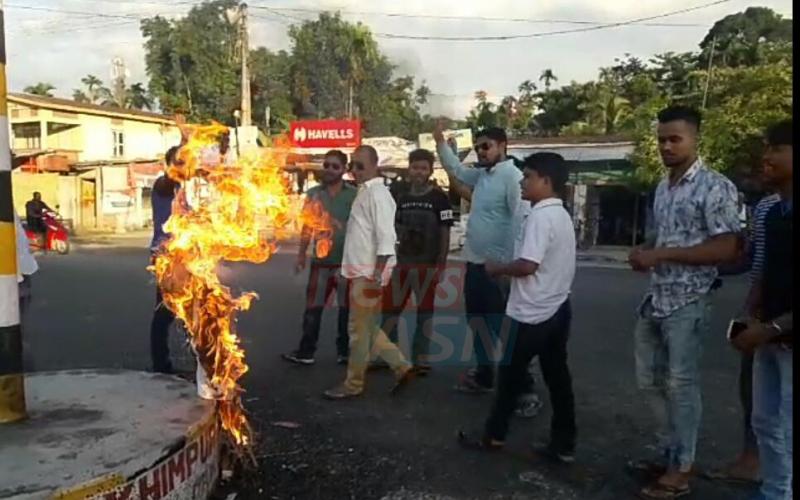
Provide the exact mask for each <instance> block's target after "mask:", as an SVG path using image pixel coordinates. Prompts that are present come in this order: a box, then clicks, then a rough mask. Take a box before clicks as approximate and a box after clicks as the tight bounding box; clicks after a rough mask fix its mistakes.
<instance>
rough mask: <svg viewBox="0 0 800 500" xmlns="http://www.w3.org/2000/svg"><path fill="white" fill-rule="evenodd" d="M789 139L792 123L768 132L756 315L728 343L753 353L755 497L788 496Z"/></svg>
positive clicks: (768, 499)
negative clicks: (767, 200)
mask: <svg viewBox="0 0 800 500" xmlns="http://www.w3.org/2000/svg"><path fill="white" fill-rule="evenodd" d="M793 141H794V139H793V135H792V122H791V120H787V121H783V122H780V123H778V124H776V125H774V126H773V127H770V129H769V130H768V131H767V149H766V152H765V154H764V176H765V178H766V179H767V181H768V183H769V184H770V185H772V186H774V188H775V189H776V191H777V193H778V195H779V197H780V199H779V201H778V202H777V203H774V204H773V205H772V206H771V207H770V208H769V210H768V211H767V213H766V216H765V219H764V236H765V238H764V267H763V270H762V271H761V276H760V279H758V281H757V282H756V283H755V293H756V298H755V300H754V309H755V310H756V311H758V313H759V316H758V317H757V318H753V319H751V320H750V321H749V324H748V328H747V329H746V330H745V331H743V332H742V333H741V334H739V335H738V336H737V337H735V338H734V339H733V344H734V346H736V348H737V349H739V350H741V351H742V352H744V353H752V352H753V351H755V359H754V362H753V363H754V364H753V416H752V422H753V429H754V431H755V434H756V437H757V441H758V453H759V459H760V463H761V479H762V485H761V490H760V492H759V495H758V496H757V498H759V499H764V500H787V499H791V498H792V466H793V464H792V446H793V442H792V400H793V396H792V372H793V367H792V364H793V362H792V344H793V342H792V339H793V337H792V318H793V315H792V308H793V305H792V293H793V287H794V283H793V272H792V270H793V263H794V254H793V240H794V238H793V233H792V203H793V202H792V200H793V185H794V182H793V171H792V155H793V149H794V148H793V146H792V144H793Z"/></svg>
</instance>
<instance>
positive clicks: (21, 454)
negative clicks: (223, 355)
mask: <svg viewBox="0 0 800 500" xmlns="http://www.w3.org/2000/svg"><path fill="white" fill-rule="evenodd" d="M25 391H26V394H27V404H28V413H29V416H30V418H28V419H27V420H25V421H22V422H17V423H13V424H7V425H0V499H4V500H5V499H14V500H23V499H24V500H33V499H45V498H47V499H50V498H60V499H64V500H72V499H83V498H97V499H103V500H138V499H145V498H152V499H189V498H191V499H198V500H199V499H204V498H207V497H208V496H209V494H210V493H211V491H212V490H213V488H214V485H215V484H216V481H217V477H218V472H219V453H220V431H219V427H218V425H217V421H216V417H215V414H214V407H213V403H211V402H209V401H205V400H201V399H199V398H198V397H197V393H196V389H195V386H194V384H191V383H189V382H186V381H185V380H182V379H180V378H177V377H172V376H168V375H158V374H152V373H144V372H135V371H127V370H75V371H63V372H43V373H34V374H30V375H27V376H26V379H25Z"/></svg>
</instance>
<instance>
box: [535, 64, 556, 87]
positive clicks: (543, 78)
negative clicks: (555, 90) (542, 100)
mask: <svg viewBox="0 0 800 500" xmlns="http://www.w3.org/2000/svg"><path fill="white" fill-rule="evenodd" d="M539 81H540V82H544V88H545V90H550V84H551V83H552V82H556V81H558V78H557V77H556V75H555V74H554V73H553V70H552V69H550V68H547V69H546V70H544V71H542V74H541V75H539Z"/></svg>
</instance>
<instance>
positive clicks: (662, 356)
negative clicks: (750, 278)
mask: <svg viewBox="0 0 800 500" xmlns="http://www.w3.org/2000/svg"><path fill="white" fill-rule="evenodd" d="M710 312H711V303H710V300H709V297H708V296H702V297H700V298H699V299H698V300H697V301H695V302H692V303H691V304H687V305H685V306H683V307H681V308H680V309H678V310H677V311H674V312H673V313H671V314H670V315H669V316H666V317H663V318H662V317H655V316H653V306H652V304H651V302H650V300H649V299H647V300H646V301H645V302H644V303H643V304H642V306H641V308H640V311H639V319H638V321H637V323H636V329H635V333H634V336H635V339H634V340H635V358H636V381H637V383H638V385H639V388H640V389H641V390H642V391H644V392H645V393H646V394H647V397H648V400H649V401H648V402H649V403H650V405H651V407H652V409H653V412H654V413H655V416H656V419H657V421H658V426H659V429H658V431H657V437H658V440H659V443H658V446H659V448H660V449H661V450H663V453H664V458H665V460H666V461H667V464H666V465H668V466H670V467H674V468H678V469H679V470H681V471H688V470H689V468H690V467H691V465H692V464H693V463H694V455H695V448H696V445H697V431H698V429H699V427H700V418H701V415H702V400H701V396H700V358H701V355H702V350H703V339H704V337H705V336H706V332H707V331H708V322H709V316H710Z"/></svg>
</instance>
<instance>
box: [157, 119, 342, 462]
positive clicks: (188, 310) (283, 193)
mask: <svg viewBox="0 0 800 500" xmlns="http://www.w3.org/2000/svg"><path fill="white" fill-rule="evenodd" d="M183 132H184V133H185V136H187V137H188V139H187V141H186V143H185V144H184V145H183V146H182V147H181V149H180V150H179V153H178V161H177V162H176V165H173V166H172V167H171V168H170V170H169V175H170V176H171V177H172V178H174V179H176V180H179V181H180V182H181V190H180V191H179V192H178V194H177V196H176V201H175V203H174V205H173V211H172V216H171V217H170V218H169V220H168V221H167V222H166V224H165V225H164V229H165V231H166V232H168V233H171V235H172V236H171V238H170V239H169V240H168V241H167V242H165V244H164V245H163V246H162V251H161V252H160V253H159V254H158V255H157V256H156V259H155V261H154V264H153V265H152V266H151V267H150V268H149V269H150V270H151V271H152V272H153V273H154V274H155V275H156V279H157V281H158V284H159V286H160V287H161V289H162V295H163V297H164V304H165V305H166V306H167V307H168V308H169V309H170V310H171V311H173V312H174V313H175V315H176V317H178V318H179V319H180V320H181V321H183V323H184V325H185V327H186V330H187V332H188V333H189V336H190V340H191V344H192V347H193V348H194V350H195V353H196V354H197V358H198V364H199V365H200V366H201V367H202V368H203V370H204V371H205V373H206V374H207V375H208V378H209V380H210V385H211V386H212V387H213V388H214V390H215V392H216V394H215V399H217V411H218V415H219V417H220V421H221V424H222V427H223V429H225V430H226V431H227V432H228V433H229V434H230V436H231V437H232V438H233V440H234V442H235V443H236V445H238V446H247V445H250V444H251V443H252V430H251V428H250V426H249V424H248V421H247V418H246V416H245V411H244V408H243V406H242V398H241V395H242V393H243V389H242V388H241V386H240V385H239V380H240V379H241V377H242V376H243V375H244V374H245V373H247V371H248V366H247V364H246V363H245V353H244V350H243V348H242V346H241V344H240V339H239V336H238V335H237V332H236V322H237V320H236V316H237V314H238V313H239V312H241V311H246V310H248V309H249V308H250V305H251V303H252V302H253V300H255V299H257V298H258V296H257V295H256V294H255V293H253V292H246V293H243V294H241V295H238V296H234V295H233V293H232V292H231V290H230V288H228V287H227V286H225V285H224V284H222V283H221V282H220V280H219V276H218V274H217V266H218V264H219V263H220V262H222V261H247V262H253V263H263V262H265V261H266V260H268V259H269V258H270V257H271V256H272V255H273V254H274V253H275V251H276V249H277V241H278V240H280V239H285V238H288V237H291V236H293V235H296V234H297V233H298V231H299V229H300V227H301V225H302V224H309V225H311V226H312V227H313V230H314V231H315V233H316V235H317V239H318V241H319V240H322V241H323V242H322V243H321V244H320V245H321V246H322V248H321V249H322V250H324V249H325V247H326V245H327V248H330V235H332V226H331V224H330V217H329V216H327V214H326V213H325V212H324V211H320V210H319V208H321V207H317V208H315V209H309V210H303V211H302V213H301V214H299V215H295V213H294V211H293V205H292V203H291V197H290V190H289V181H288V180H287V179H286V178H285V176H284V175H283V172H282V166H283V165H284V162H285V158H286V154H287V153H288V149H287V148H285V147H282V146H278V147H276V148H273V149H269V150H262V151H260V152H258V153H253V154H249V155H242V157H240V158H239V160H238V162H237V164H236V165H233V166H227V165H224V164H222V163H221V161H220V160H219V157H218V155H215V154H214V151H213V146H215V145H217V144H218V142H219V140H220V137H221V136H222V135H223V134H227V132H228V129H227V127H225V126H223V125H220V124H218V123H212V124H211V125H202V126H198V125H193V126H186V127H185V130H183ZM284 143H285V142H284ZM210 148H212V149H210ZM209 157H211V160H210V161H209ZM191 179H200V180H201V181H200V182H202V183H204V184H205V185H206V187H207V194H206V196H204V197H203V198H202V199H201V200H200V201H199V202H198V203H196V205H197V206H193V207H187V206H186V204H185V203H183V202H182V201H181V200H185V197H186V192H185V189H186V184H185V182H186V181H189V180H191ZM308 206H313V204H306V207H308ZM265 226H268V227H265ZM264 229H271V231H272V234H271V235H270V236H269V237H265V236H264V234H263V230H264ZM326 241H327V243H325V242H326ZM326 253H327V252H326Z"/></svg>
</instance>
